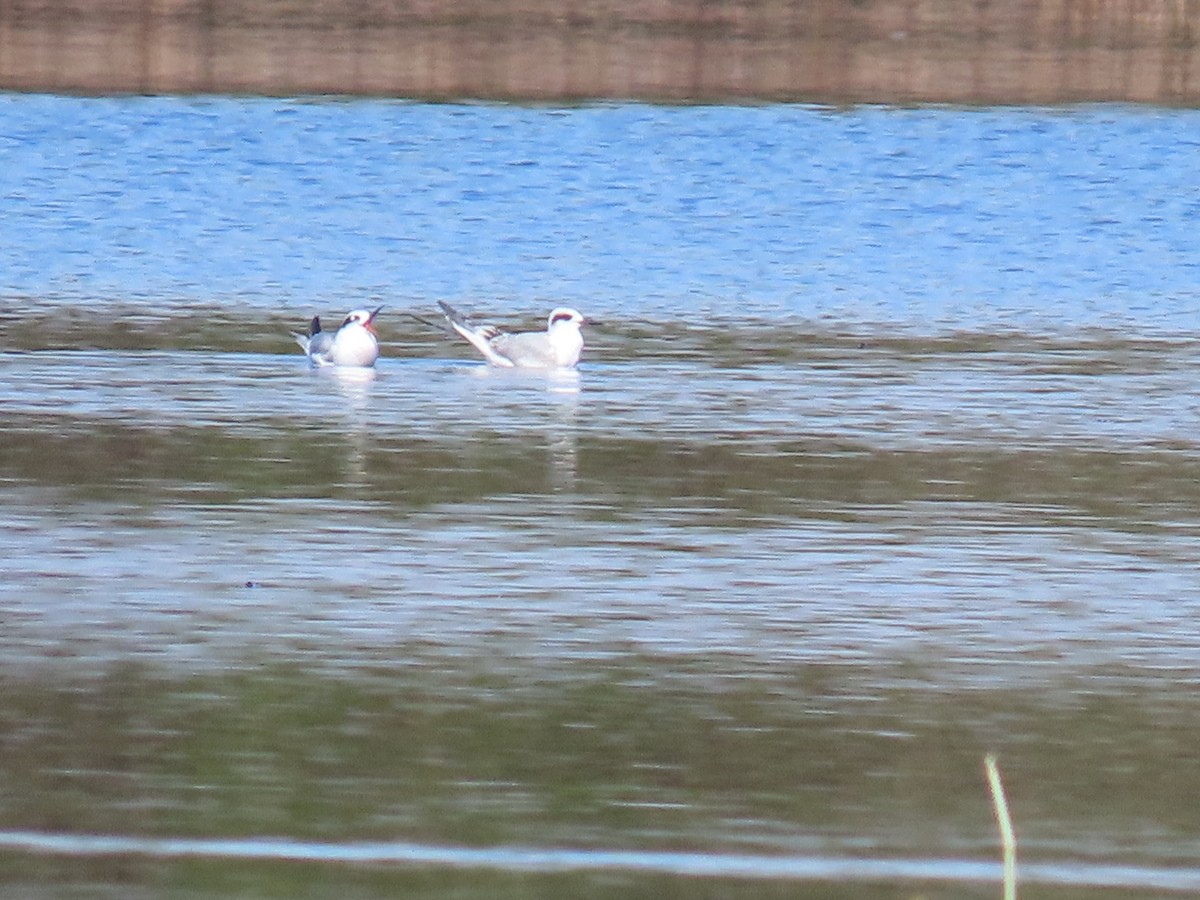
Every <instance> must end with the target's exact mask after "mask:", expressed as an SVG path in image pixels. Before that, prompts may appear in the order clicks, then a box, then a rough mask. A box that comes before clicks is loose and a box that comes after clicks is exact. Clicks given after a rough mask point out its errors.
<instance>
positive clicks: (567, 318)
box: [550, 313, 575, 325]
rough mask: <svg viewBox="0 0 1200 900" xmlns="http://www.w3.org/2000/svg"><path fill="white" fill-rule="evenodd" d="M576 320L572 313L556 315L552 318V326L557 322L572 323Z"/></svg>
mask: <svg viewBox="0 0 1200 900" xmlns="http://www.w3.org/2000/svg"><path fill="white" fill-rule="evenodd" d="M574 318H575V317H574V316H573V315H571V314H570V313H555V314H554V315H553V316H551V317H550V324H551V325H553V324H554V323H555V322H570V321H572V320H573V319H574Z"/></svg>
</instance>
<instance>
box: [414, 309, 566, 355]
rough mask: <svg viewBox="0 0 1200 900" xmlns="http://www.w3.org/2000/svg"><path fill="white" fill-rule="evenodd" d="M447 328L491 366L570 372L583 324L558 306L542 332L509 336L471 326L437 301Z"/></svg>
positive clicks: (487, 326)
mask: <svg viewBox="0 0 1200 900" xmlns="http://www.w3.org/2000/svg"><path fill="white" fill-rule="evenodd" d="M438 306H440V307H441V308H442V312H443V313H445V314H446V319H447V321H449V323H450V327H451V328H453V329H454V330H455V331H457V332H458V333H459V334H460V335H462V336H463V337H464V338H466V339H467V340H468V341H469V342H470V343H471V345H472V346H473V347H474V348H475V349H476V350H478V351H479V352H480V353H482V354H483V358H484V359H486V360H487V361H488V362H489V363H490V364H491V365H493V366H497V367H499V368H503V369H572V368H574V367H575V364H576V363H578V362H579V354H580V353H582V352H583V334H582V332H580V330H579V329H580V327H581V326H582V325H584V324H585V323H586V322H587V320H586V319H585V318H584V317H583V315H582V314H581V313H580V312H579V311H578V310H574V309H571V308H570V307H567V306H560V307H558V308H557V309H554V310H552V311H551V313H550V317H549V319H548V320H547V322H546V330H545V331H526V332H520V333H517V334H510V333H508V332H507V331H503V330H501V329H499V328H497V327H496V326H495V325H475V324H473V323H472V322H471V321H470V320H469V319H468V318H467V317H466V316H463V315H462V314H460V313H459V312H458V310H456V309H455V308H454V307H452V306H450V305H449V304H448V303H442V302H441V301H438Z"/></svg>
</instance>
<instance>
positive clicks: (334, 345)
mask: <svg viewBox="0 0 1200 900" xmlns="http://www.w3.org/2000/svg"><path fill="white" fill-rule="evenodd" d="M381 309H383V307H382V306H381V307H379V309H376V310H375V311H374V312H368V311H367V310H365V309H355V310H351V311H350V312H348V313H347V314H346V318H345V320H343V322H342V327H341V328H339V329H338V330H337V331H334V332H329V331H322V330H321V317H320V316H313V319H312V322H311V323H310V324H309V326H308V334H299V333H297V332H295V331H293V332H292V337H294V338H295V339H296V343H297V344H299V345H300V349H302V350H303V351H304V353H305V355H307V356H308V359H309V362H311V363H312V364H313V365H314V366H355V367H358V368H367V367H370V366H373V365H375V360H377V359H378V358H379V341H378V340H376V338H375V324H374V323H375V317H376V316H377V315H379V311H380V310H381Z"/></svg>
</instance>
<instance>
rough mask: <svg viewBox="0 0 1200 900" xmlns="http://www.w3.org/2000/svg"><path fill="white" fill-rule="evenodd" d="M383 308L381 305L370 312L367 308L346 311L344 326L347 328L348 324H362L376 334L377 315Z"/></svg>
mask: <svg viewBox="0 0 1200 900" xmlns="http://www.w3.org/2000/svg"><path fill="white" fill-rule="evenodd" d="M382 309H383V307H382V306H380V307H379V308H378V309H376V310H375V311H374V312H369V311H367V310H365V309H352V310H350V312H348V313H346V318H345V319H343V320H342V327H343V328H345V327H346V326H347V325H361V326H362V327H363V328H365V329H367V331H369V332H371V334H374V333H375V317H376V316H377V315H379V312H380V310H382Z"/></svg>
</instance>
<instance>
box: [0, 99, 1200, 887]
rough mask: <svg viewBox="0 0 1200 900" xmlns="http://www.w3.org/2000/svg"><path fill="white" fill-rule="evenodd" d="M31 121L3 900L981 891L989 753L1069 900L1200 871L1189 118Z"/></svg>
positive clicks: (1, 646) (4, 233)
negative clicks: (367, 357) (506, 340)
mask: <svg viewBox="0 0 1200 900" xmlns="http://www.w3.org/2000/svg"><path fill="white" fill-rule="evenodd" d="M0 122H2V123H3V128H2V129H0V131H2V132H3V135H4V138H3V140H4V146H5V152H6V155H7V159H8V162H9V165H8V166H7V167H6V170H5V171H4V172H3V173H2V174H0V189H2V190H3V191H4V193H5V197H6V208H7V209H8V210H10V211H12V213H13V214H12V215H9V216H6V219H5V224H4V225H3V227H2V228H0V241H2V242H3V245H4V254H5V259H6V260H8V261H10V264H9V265H8V266H7V269H6V271H4V272H3V273H2V274H0V295H3V297H4V300H3V311H2V313H0V337H2V338H3V340H4V341H5V343H6V344H7V345H8V346H9V347H10V348H12V350H13V352H11V353H8V354H5V355H3V356H2V357H0V426H2V439H0V481H2V483H3V493H2V494H0V503H2V504H3V517H2V519H0V615H2V617H3V625H4V627H3V629H0V681H2V682H3V690H0V698H3V699H0V718H2V720H3V734H4V735H6V738H5V740H4V741H3V742H0V772H2V775H3V777H2V779H0V780H2V782H3V784H4V785H5V787H4V789H3V791H0V844H2V845H3V846H4V847H6V848H8V849H6V850H4V851H3V853H0V878H2V879H3V881H4V883H5V884H6V885H7V887H8V889H11V890H12V891H13V892H16V893H19V894H21V895H23V896H34V897H59V896H75V895H77V894H78V893H79V892H86V893H89V895H103V892H106V891H108V892H112V893H114V895H119V896H123V897H128V896H139V894H140V893H144V894H146V895H147V896H149V895H157V894H158V893H159V892H161V891H164V890H167V891H172V892H174V893H176V894H178V895H181V896H193V895H194V896H217V895H222V896H223V895H227V894H229V893H238V894H239V895H242V896H268V895H271V896H274V895H278V894H279V892H281V891H282V892H285V893H288V894H289V895H290V896H332V895H337V896H339V897H342V896H359V895H361V896H383V895H388V896H391V895H394V894H395V893H396V892H397V891H400V892H404V893H406V895H407V894H414V895H421V894H428V895H430V896H448V895H452V894H453V895H461V896H472V897H474V896H480V897H484V896H487V897H495V896H508V895H512V896H527V895H528V893H529V892H542V893H546V894H552V895H554V896H558V897H562V896H577V897H602V896H608V895H610V894H612V895H615V894H617V893H618V892H620V893H622V894H628V893H629V892H630V891H631V890H633V891H635V892H637V893H640V894H644V895H651V894H652V895H654V896H670V895H671V894H672V893H676V894H679V895H686V896H689V897H690V896H696V895H697V891H699V892H700V893H701V895H705V892H708V895H711V896H741V895H743V894H744V895H745V896H756V897H760V896H772V895H774V893H773V892H778V893H779V895H780V896H783V895H785V894H786V895H788V896H794V895H795V893H796V892H797V891H799V892H801V893H803V892H804V891H806V890H809V889H813V890H819V891H820V892H821V894H822V896H841V895H844V896H855V897H864V896H880V897H885V896H887V897H891V896H896V895H897V892H898V891H910V892H920V893H921V894H922V895H923V896H946V897H951V896H953V897H962V896H994V895H995V893H996V886H995V884H994V881H995V879H997V878H998V877H999V867H998V866H997V865H996V864H995V863H996V860H997V859H998V849H997V846H996V836H995V824H994V821H993V818H992V810H991V805H990V800H989V798H988V796H987V792H986V785H985V784H984V781H983V777H982V772H981V762H982V758H983V756H984V754H985V753H987V752H989V751H994V752H996V753H998V755H999V757H1000V763H1001V768H1002V770H1003V772H1004V774H1005V777H1006V782H1007V784H1008V788H1009V793H1010V803H1011V806H1012V809H1013V814H1014V816H1015V818H1016V824H1017V832H1018V839H1019V842H1020V846H1021V854H1022V859H1023V860H1025V861H1026V862H1028V863H1029V865H1028V867H1027V869H1026V870H1023V877H1024V879H1025V881H1026V886H1027V888H1028V895H1029V896H1053V897H1072V896H1097V895H1098V894H1097V891H1100V892H1101V893H1102V894H1103V895H1104V896H1130V897H1132V896H1138V897H1144V896H1151V895H1154V892H1155V891H1160V892H1165V893H1166V894H1170V893H1171V892H1172V891H1176V892H1182V893H1186V892H1188V891H1193V892H1194V890H1195V885H1196V880H1197V878H1198V877H1200V875H1198V872H1197V869H1196V850H1195V848H1196V846H1197V837H1198V835H1200V816H1198V814H1197V813H1196V811H1195V809H1194V803H1193V801H1192V798H1193V797H1194V796H1196V794H1197V789H1200V774H1198V773H1197V767H1196V765H1195V759H1196V757H1195V750H1194V747H1195V739H1196V730H1195V729H1196V726H1195V723H1196V722H1197V721H1200V719H1198V718H1197V712H1198V710H1197V702H1198V701H1197V700H1196V690H1195V688H1196V683H1197V680H1198V679H1200V652H1198V651H1200V626H1198V625H1197V622H1198V621H1200V617H1198V616H1197V612H1198V608H1200V576H1198V575H1197V571H1200V570H1198V568H1197V561H1198V553H1197V550H1196V546H1197V545H1196V537H1197V532H1198V531H1200V524H1198V522H1197V518H1196V513H1195V510H1196V509H1197V502H1198V500H1200V487H1198V485H1200V478H1198V477H1197V476H1200V453H1198V452H1197V444H1196V440H1195V435H1196V434H1197V430H1198V429H1197V426H1198V424H1200V421H1198V420H1200V403H1198V402H1197V401H1196V399H1195V398H1196V397H1197V396H1200V393H1198V390H1197V389H1198V387H1200V385H1198V383H1197V376H1196V373H1197V372H1198V371H1200V365H1198V364H1200V345H1198V344H1197V342H1196V341H1195V339H1194V337H1193V335H1192V332H1191V330H1192V328H1193V325H1194V313H1195V310H1196V308H1197V302H1196V301H1197V288H1196V284H1197V278H1196V276H1197V258H1196V254H1195V249H1194V237H1193V236H1194V234H1195V228H1196V224H1197V217H1198V214H1200V175H1198V174H1197V170H1196V169H1195V166H1194V156H1195V150H1196V145H1197V144H1198V143H1200V116H1197V115H1196V114H1195V113H1191V112H1186V111H1172V112H1161V111H1154V110H1145V109H1126V108H1108V107H1102V108H1095V109H1082V110H1060V111H1042V110H1020V109H1016V110H1001V111H988V110H981V111H961V110H950V109H941V110H883V109H861V110H850V111H843V112H829V111H823V110H817V109H810V108H801V107H764V108H731V109H723V108H687V109H662V108H655V107H643V106H615V107H598V108H583V109H573V110H554V109H518V108H510V107H438V106H421V105H405V104H389V103H379V102H354V103H340V102H302V103H301V102H284V101H226V100H199V101H188V102H184V101H172V100H144V99H127V100H108V101H97V100H76V99H64V98H44V97H42V98H38V97H9V98H5V99H4V101H3V102H2V103H0ZM364 298H367V300H369V302H370V303H371V304H374V303H377V302H384V303H386V304H387V309H386V310H385V313H384V314H383V315H382V316H381V317H380V328H381V334H382V338H383V353H384V355H383V358H382V359H381V361H380V363H379V365H378V367H377V369H376V370H375V372H373V373H370V374H368V375H366V376H362V375H359V374H351V375H345V374H339V373H332V372H326V371H321V372H313V371H310V370H309V369H308V368H307V367H306V365H305V363H304V360H303V358H302V357H301V356H300V354H299V352H298V349H297V348H296V347H295V345H294V344H292V343H291V339H290V338H289V337H288V335H287V332H288V331H289V330H290V329H299V328H302V327H303V326H304V324H305V323H306V321H307V319H308V317H309V316H311V315H312V314H313V313H320V314H321V315H323V316H325V317H326V318H327V319H328V320H330V321H333V320H336V319H337V317H338V316H340V315H342V314H343V313H344V312H345V310H346V309H348V308H350V307H352V306H357V305H368V303H367V300H364ZM438 299H448V300H450V301H451V302H453V303H454V304H455V305H456V306H460V307H464V308H467V309H471V310H473V311H476V312H478V313H481V314H484V315H489V316H494V317H496V318H497V319H499V320H500V321H503V322H506V323H513V324H522V325H526V326H529V327H536V326H537V324H538V321H539V319H540V318H541V317H542V316H544V314H545V311H546V309H547V308H548V306H549V305H552V304H555V303H558V302H567V303H571V304H573V305H576V306H579V307H580V308H582V309H583V310H584V311H585V312H586V313H588V314H589V315H592V316H594V317H595V318H597V319H599V320H601V323H602V324H600V325H598V326H596V327H595V328H593V329H590V330H589V332H588V338H589V346H588V349H587V351H586V354H585V361H584V363H583V365H582V366H581V368H580V371H579V372H578V373H575V374H567V375H555V376H546V375H538V374H533V375H529V374H522V373H508V372H492V371H488V370H486V369H484V368H482V367H481V365H480V364H479V363H478V362H477V361H475V360H474V359H472V358H471V355H470V353H469V352H468V351H469V348H466V347H465V346H459V345H457V344H455V343H453V342H452V341H450V340H449V339H448V338H447V337H445V336H444V335H442V334H441V333H439V332H438V331H436V330H435V329H433V328H431V327H429V326H426V325H423V324H421V323H420V322H418V321H417V320H416V319H414V318H411V317H410V314H415V315H418V316H421V317H424V318H429V317H431V316H432V315H433V312H434V311H435V310H436V301H437V300H438ZM28 832H34V833H35V837H36V834H53V835H58V834H60V833H65V834H66V835H67V836H68V838H69V836H71V835H80V834H83V835H86V834H96V833H99V834H105V835H112V836H114V837H115V838H116V839H117V841H118V845H117V849H116V850H112V851H111V853H112V854H115V857H113V856H109V855H107V853H108V852H107V851H106V852H99V851H98V850H97V852H96V853H88V852H85V856H86V857H87V859H88V862H86V863H80V861H79V859H77V858H76V857H74V856H73V855H71V853H72V852H73V851H67V850H64V849H63V847H62V846H61V845H60V846H59V847H58V849H57V850H56V849H54V845H53V841H51V840H50V839H48V838H47V839H46V845H45V846H43V847H42V848H41V850H40V851H39V852H36V853H31V852H29V847H28V844H29V843H30V841H29V840H26V839H25V838H24V837H22V836H23V835H26V834H27V833H28ZM142 838H146V839H150V840H151V843H150V844H149V845H146V846H144V847H142V850H146V853H145V855H144V857H143V856H139V853H141V852H142V850H133V849H131V847H134V846H137V845H136V841H137V840H140V839H142ZM173 838H194V839H196V840H197V841H199V842H200V843H199V844H198V845H197V848H198V849H199V850H205V848H207V850H205V852H197V853H194V854H192V853H188V854H183V856H182V858H180V857H177V856H175V855H172V854H171V853H168V852H164V850H163V846H162V845H161V844H154V843H153V841H154V840H158V839H164V840H165V839H173ZM263 839H267V840H273V841H281V842H284V846H285V847H286V846H298V847H301V848H303V847H304V846H306V845H305V843H304V842H317V844H316V846H318V847H331V848H334V849H333V850H329V851H328V852H325V853H324V855H322V852H315V853H308V855H305V853H304V852H299V851H297V852H295V853H291V854H289V853H286V852H285V853H282V854H273V853H270V852H264V853H262V854H260V855H259V856H257V857H256V856H255V855H254V853H253V852H250V851H253V849H254V848H255V847H258V846H259V844H258V843H257V842H259V841H262V840H263ZM223 840H229V841H233V842H235V846H237V847H240V848H242V850H246V848H249V851H247V852H242V851H238V852H236V853H234V854H233V855H234V856H236V857H237V859H236V861H228V860H223V859H222V858H221V853H219V852H216V849H215V847H214V846H213V845H212V844H211V843H205V842H213V841H223ZM120 841H132V842H134V843H133V844H126V845H124V846H125V849H124V850H122V849H121V845H120V843H119V842H120ZM238 842H240V843H238ZM287 842H294V843H293V844H288V843H287ZM379 842H395V843H394V844H385V846H389V847H392V848H393V850H392V851H390V853H391V855H390V856H389V855H388V853H384V856H385V857H387V859H385V860H384V861H380V860H379V859H378V858H374V859H373V860H372V859H368V860H362V861H360V862H358V863H355V862H354V861H353V859H350V860H347V859H340V860H339V859H338V857H339V856H341V855H345V854H348V855H349V856H350V857H354V856H355V854H356V853H359V852H362V851H361V850H356V849H355V848H362V847H364V846H365V847H368V848H369V847H373V846H378V844H379ZM33 843H36V841H33ZM271 846H276V845H275V844H272V845H271ZM339 847H340V848H343V850H344V853H342V852H340V851H338V850H337V849H336V848H339ZM412 847H418V848H432V849H430V850H423V851H421V853H425V854H426V856H425V857H422V859H424V861H423V862H421V863H419V864H416V863H412V864H405V863H404V862H403V859H399V858H397V857H403V856H404V854H405V853H407V852H409V851H408V850H406V849H404V848H412ZM147 848H148V849H147ZM155 848H157V849H155ZM395 848H400V849H398V850H397V849H395ZM456 848H457V849H456ZM489 848H517V851H515V855H514V857H513V858H512V859H508V858H507V857H505V852H504V851H503V850H500V851H496V853H497V855H495V856H491V857H489V856H487V854H488V853H491V852H493V851H492V849H489ZM76 849H78V847H76ZM93 849H94V850H96V849H97V848H93ZM460 849H461V850H462V851H463V852H465V853H466V856H465V857H461V858H460V857H458V856H456V854H457V853H458V852H459V850H460ZM473 850H479V851H481V852H483V853H484V856H485V858H487V859H488V860H490V862H487V863H484V864H477V862H470V861H469V860H471V859H472V857H471V856H470V852H472V851H473ZM562 850H569V851H572V852H574V851H578V852H579V853H581V854H582V855H583V857H582V861H580V862H578V865H577V866H575V865H572V866H568V867H566V868H567V869H568V870H569V871H561V870H560V869H557V868H555V866H554V865H548V866H547V867H546V868H541V869H538V868H536V867H535V869H534V870H533V871H531V870H529V869H528V868H523V867H522V865H521V860H522V859H526V860H527V859H528V854H533V855H534V856H535V857H536V856H537V855H538V854H546V853H548V854H550V856H549V858H551V859H556V858H557V857H555V856H554V854H555V853H557V852H558V851H562ZM601 851H617V852H618V853H622V854H623V853H628V854H632V856H630V857H625V856H617V857H615V858H614V857H611V856H606V855H604V854H603V853H602V852H601ZM676 852H678V853H683V854H684V857H683V860H684V861H683V862H678V861H677V860H676V858H675V857H671V856H665V855H663V854H670V853H676ZM131 854H132V855H131ZM522 854H525V855H522ZM588 854H592V855H591V856H589V855H588ZM639 854H641V855H640V856H639ZM368 856H369V853H368ZM418 856H420V854H418ZM539 858H540V857H539ZM289 859H290V861H289ZM464 859H466V860H468V862H466V863H464V862H463V860H464ZM505 859H508V862H507V863H506V862H505ZM571 859H573V860H574V859H576V858H575V857H571ZM735 859H736V860H738V861H737V862H733V861H732V860H735ZM617 860H620V861H623V862H620V863H618V862H617ZM630 860H634V862H633V863H631V862H630ZM637 860H640V863H638V862H636V861H637ZM722 860H725V861H726V862H727V863H728V866H727V868H724V869H722V868H720V867H721V865H723V863H722ZM755 860H758V862H757V863H756V862H755ZM771 860H775V861H777V862H776V863H772V862H771ZM892 863H895V866H894V867H892V868H889V866H890V865H892ZM326 864H331V865H334V866H335V867H334V868H333V869H332V870H329V869H326V868H324V866H325V865H326ZM977 864H978V865H982V866H983V869H982V870H981V869H979V868H972V866H976V865H977ZM908 865H912V866H914V867H915V868H914V869H911V870H908V869H905V866H908ZM656 866H657V868H656ZM821 866H825V868H821ZM845 866H849V867H850V868H853V867H854V866H859V867H860V868H859V869H857V870H856V871H857V873H858V874H854V873H853V872H851V871H849V869H847V868H845ZM1055 866H1058V867H1059V868H1054V867H1055ZM681 867H682V868H683V869H687V868H689V867H692V869H693V871H692V872H691V874H690V875H689V874H688V873H687V872H681V871H680V869H681ZM714 867H715V869H714ZM756 867H757V868H756ZM873 867H874V868H873ZM964 867H965V868H964ZM1106 867H1108V868H1106ZM1112 867H1118V868H1119V869H1120V871H1121V872H1124V873H1125V875H1124V876H1122V877H1116V876H1114V875H1113V874H1112V873H1113V871H1114V869H1113V868H1112ZM784 870H786V872H784ZM818 870H819V871H818ZM981 871H982V872H983V874H982V875H981V874H980V872H981ZM781 872H784V874H781ZM1064 872H1066V873H1068V874H1067V875H1066V876H1064V875H1063V874H1062V873H1064ZM698 873H700V874H698ZM789 873H790V874H789ZM1056 873H1057V874H1056ZM696 878H701V880H700V881H696V880H695V879H696ZM710 879H715V880H710ZM811 879H815V881H814V880H811ZM979 879H982V880H979ZM796 881H800V882H802V883H803V884H805V885H807V887H805V886H798V885H797V884H796ZM1072 885H1073V887H1072ZM839 891H840V892H843V893H837V892H839ZM347 892H349V893H347ZM1024 895H1025V894H1024V893H1023V896H1024Z"/></svg>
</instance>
